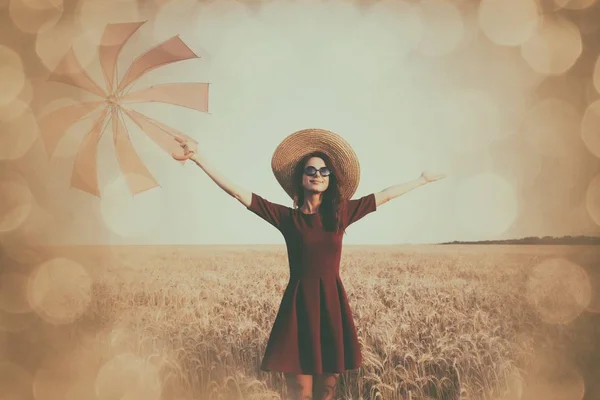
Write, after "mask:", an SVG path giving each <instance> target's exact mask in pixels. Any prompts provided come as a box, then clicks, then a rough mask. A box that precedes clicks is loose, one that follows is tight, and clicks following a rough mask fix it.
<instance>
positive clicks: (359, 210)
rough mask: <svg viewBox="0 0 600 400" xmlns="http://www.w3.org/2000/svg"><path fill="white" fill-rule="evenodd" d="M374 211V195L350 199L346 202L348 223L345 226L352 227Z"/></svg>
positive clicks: (375, 207)
mask: <svg viewBox="0 0 600 400" xmlns="http://www.w3.org/2000/svg"><path fill="white" fill-rule="evenodd" d="M376 210H377V204H376V203H375V193H371V194H368V195H366V196H363V197H361V198H360V199H352V200H350V201H348V205H347V207H346V212H347V221H348V223H347V224H346V226H350V225H352V224H353V223H354V222H356V221H358V220H359V219H361V218H362V217H364V216H365V215H367V214H369V213H372V212H373V211H376Z"/></svg>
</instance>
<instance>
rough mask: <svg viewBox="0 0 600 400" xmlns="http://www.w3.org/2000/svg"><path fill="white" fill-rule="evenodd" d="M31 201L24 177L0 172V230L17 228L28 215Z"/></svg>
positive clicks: (31, 206)
mask: <svg viewBox="0 0 600 400" xmlns="http://www.w3.org/2000/svg"><path fill="white" fill-rule="evenodd" d="M33 203H34V198H33V194H32V193H31V191H30V189H29V185H28V183H27V181H26V180H25V178H23V177H22V176H21V175H20V174H17V173H8V172H4V173H0V232H9V231H13V230H15V229H17V228H19V227H20V226H21V225H22V224H23V223H24V222H25V220H26V219H27V218H28V217H29V215H30V213H31V210H32V208H33Z"/></svg>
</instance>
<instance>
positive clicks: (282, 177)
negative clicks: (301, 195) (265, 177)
mask: <svg viewBox="0 0 600 400" xmlns="http://www.w3.org/2000/svg"><path fill="white" fill-rule="evenodd" d="M314 151H320V152H323V153H325V154H327V156H329V158H330V159H331V163H332V164H333V167H334V168H335V169H336V170H337V171H338V175H336V179H337V181H338V185H339V188H340V194H341V195H342V198H343V199H346V200H348V199H350V198H351V197H352V195H353V194H354V192H356V189H357V188H358V183H359V181H360V165H359V163H358V157H357V156H356V153H355V152H354V150H352V147H350V145H349V144H348V143H347V142H346V141H345V140H344V139H343V138H342V137H341V136H339V135H338V134H336V133H333V132H330V131H328V130H325V129H303V130H301V131H297V132H294V133H292V134H291V135H289V136H288V137H286V138H285V139H284V140H283V141H282V142H281V143H280V144H279V146H277V148H276V149H275V152H274V153H273V158H272V159H271V168H272V169H273V174H275V179H277V182H279V184H280V185H281V186H282V187H283V190H285V192H286V193H287V194H288V196H290V197H291V198H292V199H293V198H294V182H293V176H292V175H293V173H294V168H295V167H296V165H297V164H298V163H299V162H300V161H301V160H302V158H304V157H305V156H306V155H308V154H309V153H312V152H314Z"/></svg>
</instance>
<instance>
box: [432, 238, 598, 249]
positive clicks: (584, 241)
mask: <svg viewBox="0 0 600 400" xmlns="http://www.w3.org/2000/svg"><path fill="white" fill-rule="evenodd" d="M440 244H554V245H556V244H567V245H588V246H589V245H600V236H570V235H569V236H560V237H555V236H544V237H538V236H527V237H524V238H521V239H505V240H480V241H475V242H469V241H459V240H455V241H453V242H445V243H440Z"/></svg>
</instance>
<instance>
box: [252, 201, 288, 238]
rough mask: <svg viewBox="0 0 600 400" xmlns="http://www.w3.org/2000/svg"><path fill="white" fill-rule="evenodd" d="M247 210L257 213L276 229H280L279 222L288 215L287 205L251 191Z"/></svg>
mask: <svg viewBox="0 0 600 400" xmlns="http://www.w3.org/2000/svg"><path fill="white" fill-rule="evenodd" d="M248 210H250V211H252V212H253V213H254V214H256V215H258V216H259V217H261V218H262V219H264V220H265V221H267V222H268V223H270V224H271V225H273V226H274V227H275V228H277V229H281V224H282V222H283V221H284V219H285V217H286V216H288V215H289V210H290V208H289V207H286V206H283V205H281V204H277V203H271V202H270V201H268V200H266V199H264V198H262V197H261V196H259V195H258V194H256V193H252V201H251V202H250V206H249V207H248Z"/></svg>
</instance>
